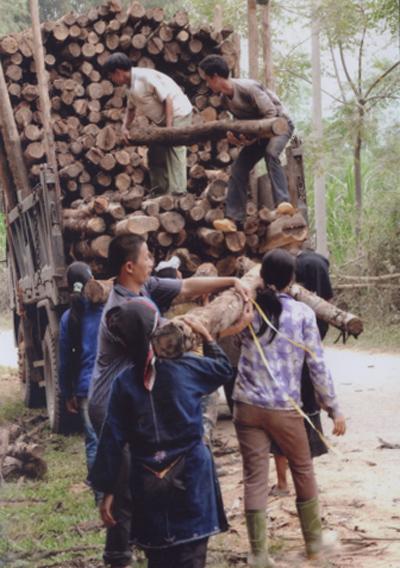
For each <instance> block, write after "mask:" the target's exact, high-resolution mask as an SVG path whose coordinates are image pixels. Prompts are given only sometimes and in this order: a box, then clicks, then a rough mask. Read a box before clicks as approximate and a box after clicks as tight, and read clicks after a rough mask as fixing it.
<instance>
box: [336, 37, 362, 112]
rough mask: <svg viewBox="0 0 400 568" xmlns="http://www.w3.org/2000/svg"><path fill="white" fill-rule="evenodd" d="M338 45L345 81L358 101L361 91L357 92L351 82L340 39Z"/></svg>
mask: <svg viewBox="0 0 400 568" xmlns="http://www.w3.org/2000/svg"><path fill="white" fill-rule="evenodd" d="M338 46H339V53H340V60H341V62H342V67H343V71H344V74H345V75H346V79H347V82H348V83H349V85H350V87H351V89H352V91H353V93H354V94H355V96H356V98H357V101H358V100H359V99H360V96H361V93H359V92H358V91H357V87H356V86H355V84H354V83H353V81H352V79H351V77H350V73H349V71H348V69H347V65H346V62H345V60H344V52H343V46H342V42H341V41H339V42H338Z"/></svg>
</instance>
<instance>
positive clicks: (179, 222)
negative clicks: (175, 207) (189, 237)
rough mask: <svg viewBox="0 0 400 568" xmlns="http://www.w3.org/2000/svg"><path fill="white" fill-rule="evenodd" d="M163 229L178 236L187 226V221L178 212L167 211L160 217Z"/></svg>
mask: <svg viewBox="0 0 400 568" xmlns="http://www.w3.org/2000/svg"><path fill="white" fill-rule="evenodd" d="M158 218H159V220H160V224H161V227H162V228H163V229H164V231H167V233H172V234H177V233H179V232H180V231H181V230H182V229H183V228H184V226H185V219H184V218H183V217H182V215H180V213H177V212H176V211H166V212H165V213H161V214H160V215H159V217H158Z"/></svg>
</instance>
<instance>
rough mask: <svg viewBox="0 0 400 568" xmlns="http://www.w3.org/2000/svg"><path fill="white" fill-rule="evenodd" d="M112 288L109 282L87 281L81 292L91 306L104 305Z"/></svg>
mask: <svg viewBox="0 0 400 568" xmlns="http://www.w3.org/2000/svg"><path fill="white" fill-rule="evenodd" d="M113 286H114V279H111V280H89V281H88V282H87V283H86V285H85V288H84V290H83V295H84V296H85V298H86V299H87V301H88V302H90V303H91V304H104V303H105V302H106V301H107V300H108V296H109V295H110V292H111V290H112V288H113Z"/></svg>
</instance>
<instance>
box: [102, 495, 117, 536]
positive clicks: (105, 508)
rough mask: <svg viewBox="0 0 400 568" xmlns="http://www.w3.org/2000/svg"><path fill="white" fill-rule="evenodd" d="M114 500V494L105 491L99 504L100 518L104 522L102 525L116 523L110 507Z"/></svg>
mask: <svg viewBox="0 0 400 568" xmlns="http://www.w3.org/2000/svg"><path fill="white" fill-rule="evenodd" d="M113 502H114V495H111V494H110V493H105V494H104V497H103V501H102V502H101V505H100V516H101V520H102V521H103V523H104V526H105V527H107V528H109V527H113V526H115V525H116V524H117V523H116V522H115V519H114V517H113V515H112V513H111V507H112V504H113Z"/></svg>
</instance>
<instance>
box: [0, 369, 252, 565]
mask: <svg viewBox="0 0 400 568" xmlns="http://www.w3.org/2000/svg"><path fill="white" fill-rule="evenodd" d="M0 378H1V384H2V385H3V384H5V389H4V392H5V395H4V396H5V398H6V400H5V402H4V403H3V402H2V405H1V407H0V425H3V426H4V425H5V424H9V423H11V422H13V423H15V422H19V423H24V424H32V426H36V424H37V423H38V422H39V421H41V420H43V419H44V417H45V410H44V409H36V410H28V409H26V408H25V407H24V406H23V405H22V403H21V402H20V401H19V388H18V380H17V379H18V377H17V372H16V370H10V369H7V368H4V367H0ZM3 400H4V399H3ZM41 439H42V440H43V444H44V445H45V447H46V455H45V459H46V462H47V466H48V472H47V474H46V475H45V476H44V477H43V478H42V479H39V480H30V479H24V480H23V481H22V483H21V480H20V479H16V480H14V481H7V482H6V483H5V484H4V487H3V488H0V566H4V565H7V566H12V567H13V568H28V567H29V568H32V567H34V568H50V567H52V568H53V567H56V566H57V567H58V568H60V567H63V568H67V567H68V568H72V567H74V568H77V567H78V566H79V568H86V567H87V566H88V565H89V564H90V566H91V567H92V568H94V567H96V568H100V567H103V566H104V565H103V563H102V560H101V558H102V552H103V547H104V542H105V529H104V528H102V527H101V524H100V523H99V520H100V517H99V513H98V510H97V509H96V507H95V505H94V498H93V495H92V492H91V490H90V489H89V488H88V487H87V486H86V485H85V484H84V483H83V480H84V479H85V478H86V475H87V472H86V464H85V455H84V454H85V453H84V443H83V437H82V436H81V435H78V434H75V435H71V436H68V437H65V436H58V435H56V434H54V433H52V432H51V431H50V429H49V428H48V427H45V428H44V429H43V430H42V434H41ZM225 538H226V536H225V535H217V536H216V537H215V538H213V539H212V540H211V541H210V546H209V548H210V553H209V556H208V561H207V566H208V567H209V568H231V567H233V566H235V567H236V568H238V567H239V566H244V564H243V562H241V561H240V560H239V561H238V559H237V558H233V557H234V556H235V555H234V554H231V553H230V552H229V551H227V549H226V542H225ZM239 548H240V547H239ZM69 549H70V550H69ZM42 553H47V557H43V554H42ZM135 553H136V555H137V556H138V561H137V562H135V563H133V567H135V568H139V567H142V568H144V567H145V566H146V565H147V562H146V561H145V559H144V555H143V553H142V552H140V551H135Z"/></svg>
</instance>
